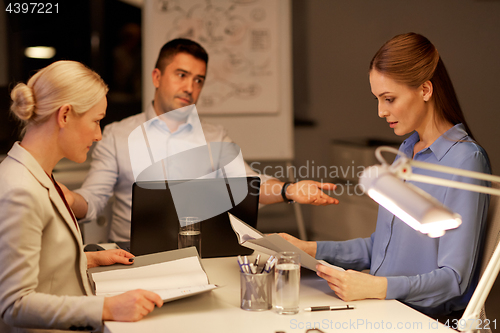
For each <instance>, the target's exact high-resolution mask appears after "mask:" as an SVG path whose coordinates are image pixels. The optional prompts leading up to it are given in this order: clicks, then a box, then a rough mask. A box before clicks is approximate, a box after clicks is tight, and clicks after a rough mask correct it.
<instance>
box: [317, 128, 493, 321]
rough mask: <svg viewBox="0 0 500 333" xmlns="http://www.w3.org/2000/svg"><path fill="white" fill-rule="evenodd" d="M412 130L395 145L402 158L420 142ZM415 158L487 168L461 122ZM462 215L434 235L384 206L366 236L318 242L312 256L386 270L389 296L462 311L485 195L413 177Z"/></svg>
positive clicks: (472, 279) (470, 288)
mask: <svg viewBox="0 0 500 333" xmlns="http://www.w3.org/2000/svg"><path fill="white" fill-rule="evenodd" d="M419 140H420V139H419V136H418V133H417V132H415V133H413V134H412V135H411V136H410V137H409V138H408V139H406V140H405V141H404V142H403V143H402V144H401V146H400V148H399V150H400V151H402V152H404V153H405V154H406V155H407V156H408V157H410V158H411V157H412V155H413V147H414V146H415V144H416V143H417V142H418V141H419ZM414 160H417V161H423V162H428V163H435V164H439V165H444V166H450V167H455V168H460V169H466V170H472V171H478V172H483V173H491V171H490V167H489V161H488V157H487V155H486V152H485V151H484V150H483V149H482V148H481V147H480V146H479V145H477V144H476V143H475V142H472V141H471V139H470V138H469V136H468V135H467V132H466V131H465V129H464V126H463V125H462V124H457V125H455V126H454V127H452V128H451V129H450V130H448V131H447V132H446V133H444V134H443V135H442V136H441V137H439V138H438V139H437V140H436V141H435V142H434V143H433V144H432V145H431V146H430V147H428V148H425V149H423V150H422V151H420V152H418V153H417V154H415V156H414ZM413 172H414V173H419V174H423V175H429V176H434V177H441V178H446V179H451V180H455V181H459V182H466V183H471V184H479V185H483V186H490V184H489V183H487V182H483V181H479V180H475V179H470V178H468V177H462V176H456V175H451V174H444V173H438V172H434V171H430V170H424V169H417V168H413ZM412 184H414V185H415V186H418V187H419V188H421V189H423V190H424V191H426V192H427V193H429V194H431V195H432V196H433V197H435V198H436V199H437V200H439V201H440V202H442V203H443V204H444V205H445V206H447V207H449V208H450V209H451V210H452V211H454V212H456V213H458V214H460V215H461V216H462V225H461V226H460V227H459V228H457V229H454V230H449V231H447V232H446V234H445V235H444V236H442V237H440V238H430V237H428V236H427V235H424V234H421V233H420V232H417V231H415V230H414V229H412V228H411V227H409V226H408V225H407V224H405V223H404V222H402V221H401V220H400V219H398V218H397V217H395V216H394V215H393V214H391V213H390V212H389V211H387V210H386V209H384V208H383V207H381V206H380V207H379V212H378V219H377V227H376V230H375V232H374V233H373V234H372V235H371V237H370V238H365V239H361V238H358V239H353V240H348V241H343V242H332V241H330V242H318V249H317V253H316V258H318V259H324V260H326V261H328V262H330V263H332V264H335V265H339V266H342V267H344V268H349V269H355V270H363V269H370V273H371V274H372V275H376V276H385V277H387V296H386V298H387V299H397V300H400V301H402V302H404V303H406V304H408V305H410V306H412V307H414V308H416V309H418V310H420V311H422V312H424V313H427V314H430V315H441V314H448V313H450V312H451V311H457V310H462V309H464V308H465V307H466V306H467V303H468V301H469V300H470V297H471V295H472V293H473V292H474V289H475V287H476V285H477V281H478V275H479V266H480V265H479V263H478V261H479V260H478V258H479V255H480V249H481V246H480V245H481V244H482V238H483V231H484V227H485V224H486V223H485V221H486V215H487V212H488V205H489V196H488V195H486V194H480V193H476V192H471V191H466V190H459V189H453V188H448V187H443V186H437V185H430V184H423V183H417V182H412Z"/></svg>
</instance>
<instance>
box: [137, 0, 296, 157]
mask: <svg viewBox="0 0 500 333" xmlns="http://www.w3.org/2000/svg"><path fill="white" fill-rule="evenodd" d="M290 18H291V8H290V0H271V1H270V0H182V1H177V0H146V1H145V2H144V7H143V97H144V98H143V104H144V107H146V106H147V104H148V103H150V102H151V100H152V99H153V97H154V91H155V90H154V89H155V88H154V86H153V84H152V80H151V72H152V70H153V69H154V65H155V63H156V59H157V57H158V53H159V50H160V48H161V47H162V46H163V44H165V43H166V42H167V41H169V40H171V39H174V38H178V37H183V38H189V39H192V40H195V41H197V42H198V43H200V44H201V45H202V46H203V47H204V48H205V49H206V50H207V52H208V54H209V63H208V69H207V79H206V82H205V85H204V88H203V90H202V93H201V95H200V98H199V100H198V103H197V105H196V106H197V109H198V112H199V114H200V116H202V118H203V119H205V120H206V121H209V122H211V123H214V124H221V125H223V126H224V127H225V128H226V130H227V131H228V133H229V136H230V137H231V138H232V139H233V140H234V141H235V142H236V143H237V144H238V145H239V146H240V147H241V149H242V151H243V156H244V158H245V159H246V160H258V161H264V160H272V161H276V160H287V161H289V160H293V108H292V74H291V67H292V65H291V52H292V50H291V20H290Z"/></svg>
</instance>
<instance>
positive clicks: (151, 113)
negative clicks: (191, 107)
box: [144, 101, 195, 133]
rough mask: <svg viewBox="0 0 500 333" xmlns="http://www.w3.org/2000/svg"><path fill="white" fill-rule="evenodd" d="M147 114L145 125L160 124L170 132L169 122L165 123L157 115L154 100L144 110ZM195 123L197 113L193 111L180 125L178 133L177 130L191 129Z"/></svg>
mask: <svg viewBox="0 0 500 333" xmlns="http://www.w3.org/2000/svg"><path fill="white" fill-rule="evenodd" d="M144 112H145V114H146V122H145V123H144V125H145V126H147V127H148V129H149V128H150V127H152V126H155V124H156V125H157V126H160V128H162V129H164V130H167V131H168V132H170V130H169V129H168V126H167V124H165V122H163V121H162V120H161V119H160V118H159V117H158V116H157V115H156V111H155V109H154V107H153V101H151V103H150V104H149V105H148V107H147V108H146V110H145V111H144ZM194 125H195V115H194V114H193V113H191V114H190V115H189V117H188V118H187V120H186V122H185V123H184V124H182V125H180V126H179V128H178V129H177V131H176V133H177V132H180V131H183V130H187V131H190V130H191V129H192V128H193V127H194Z"/></svg>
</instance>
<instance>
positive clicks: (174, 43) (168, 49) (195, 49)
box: [155, 38, 208, 72]
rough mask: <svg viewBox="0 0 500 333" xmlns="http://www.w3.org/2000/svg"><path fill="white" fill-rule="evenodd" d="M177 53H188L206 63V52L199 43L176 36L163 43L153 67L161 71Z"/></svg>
mask: <svg viewBox="0 0 500 333" xmlns="http://www.w3.org/2000/svg"><path fill="white" fill-rule="evenodd" d="M178 53H187V54H190V55H192V56H193V57H195V58H196V59H200V60H203V61H204V62H205V64H206V65H208V53H207V51H205V49H204V48H203V47H202V46H201V45H200V44H198V43H196V42H194V41H192V40H190V39H185V38H177V39H172V40H171V41H170V42H168V43H166V44H165V45H163V47H162V48H161V50H160V54H159V55H158V60H156V65H155V68H158V69H159V70H160V71H161V72H163V69H164V68H165V67H167V66H168V64H169V63H170V61H171V60H172V58H173V57H175V56H176V55H177V54H178Z"/></svg>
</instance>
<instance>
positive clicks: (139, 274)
mask: <svg viewBox="0 0 500 333" xmlns="http://www.w3.org/2000/svg"><path fill="white" fill-rule="evenodd" d="M106 268H107V269H106ZM89 271H90V273H91V276H92V280H93V283H94V290H95V294H96V295H98V296H114V295H118V294H121V293H124V292H126V291H129V290H134V289H145V290H150V291H153V292H155V293H157V294H158V295H160V297H161V298H162V299H163V301H164V302H166V301H172V300H175V299H178V298H183V297H187V296H191V295H194V294H199V293H202V292H205V291H209V290H212V289H215V288H217V286H216V285H213V284H210V283H209V281H208V277H207V274H206V273H205V271H204V270H203V267H202V266H201V262H200V259H199V257H198V252H197V251H196V248H194V247H191V248H186V249H180V250H173V251H167V252H161V253H155V254H150V255H145V256H138V257H135V260H134V264H133V265H131V266H126V265H112V266H107V267H96V268H92V269H90V270H89Z"/></svg>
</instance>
